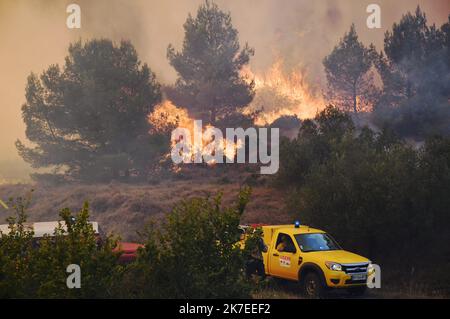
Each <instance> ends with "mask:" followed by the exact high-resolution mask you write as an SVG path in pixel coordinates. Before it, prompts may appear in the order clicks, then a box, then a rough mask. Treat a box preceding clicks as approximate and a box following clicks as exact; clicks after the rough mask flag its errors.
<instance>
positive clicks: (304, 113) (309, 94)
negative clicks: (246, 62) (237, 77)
mask: <svg viewBox="0 0 450 319" xmlns="http://www.w3.org/2000/svg"><path fill="white" fill-rule="evenodd" d="M242 74H243V75H245V76H247V78H248V79H249V80H253V81H254V82H255V90H256V95H255V98H254V99H253V101H252V103H251V104H250V105H249V106H248V107H247V108H246V110H245V111H244V112H253V111H260V113H259V116H258V118H257V120H256V124H258V125H267V124H271V123H272V122H273V121H275V120H276V119H277V118H279V117H281V116H285V115H291V116H294V115H295V116H297V117H298V118H300V119H305V118H312V117H314V116H315V115H316V113H317V112H318V111H320V110H322V109H323V108H324V106H325V101H324V99H323V98H322V96H321V95H319V94H317V93H315V92H314V90H312V88H311V86H310V85H309V84H308V83H307V81H305V76H304V73H302V71H301V70H298V71H297V70H293V71H292V72H291V73H290V74H286V73H285V72H284V71H283V60H281V59H279V60H277V61H276V62H275V63H274V64H273V65H272V66H271V67H270V68H269V69H268V70H267V71H266V72H263V73H254V72H252V71H251V69H250V68H249V67H246V68H244V69H243V70H242Z"/></svg>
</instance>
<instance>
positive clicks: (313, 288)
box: [302, 272, 325, 299]
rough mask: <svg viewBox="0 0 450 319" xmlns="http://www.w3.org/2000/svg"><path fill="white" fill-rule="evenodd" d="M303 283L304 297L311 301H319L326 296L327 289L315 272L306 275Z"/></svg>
mask: <svg viewBox="0 0 450 319" xmlns="http://www.w3.org/2000/svg"><path fill="white" fill-rule="evenodd" d="M302 283H303V289H302V290H303V295H304V296H305V297H306V298H309V299H319V298H322V297H323V296H324V291H325V287H324V286H323V283H322V280H321V279H320V277H319V276H318V275H317V274H316V273H315V272H309V273H307V274H306V276H305V278H304V279H303V281H302Z"/></svg>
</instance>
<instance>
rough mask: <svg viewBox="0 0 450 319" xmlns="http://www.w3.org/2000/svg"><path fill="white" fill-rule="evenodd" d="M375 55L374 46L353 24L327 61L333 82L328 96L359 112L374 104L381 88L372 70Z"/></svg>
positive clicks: (341, 105)
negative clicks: (365, 43) (364, 42)
mask: <svg viewBox="0 0 450 319" xmlns="http://www.w3.org/2000/svg"><path fill="white" fill-rule="evenodd" d="M375 58H376V51H375V49H374V47H373V46H370V47H369V48H366V47H365V46H364V44H363V43H362V42H360V41H359V40H358V35H357V34H356V30H355V26H354V25H352V26H351V27H350V31H349V32H348V33H346V34H345V36H344V38H343V39H342V40H341V41H340V43H339V44H338V45H337V46H336V47H335V48H334V49H333V51H332V52H331V53H330V55H328V56H327V57H325V59H324V61H323V65H324V66H325V73H326V76H327V80H328V86H329V91H328V94H327V95H328V98H329V99H330V100H331V101H332V102H333V103H334V104H336V105H337V106H339V107H341V108H342V109H344V110H347V111H348V110H353V112H355V113H357V112H358V111H361V110H364V109H367V108H368V107H369V106H371V105H373V101H374V98H375V96H376V92H377V90H376V87H375V85H374V84H373V73H372V72H371V70H372V67H373V66H374V61H375Z"/></svg>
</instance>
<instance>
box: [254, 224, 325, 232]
mask: <svg viewBox="0 0 450 319" xmlns="http://www.w3.org/2000/svg"><path fill="white" fill-rule="evenodd" d="M262 228H263V229H267V230H269V229H272V230H275V229H276V230H279V231H282V232H284V233H286V234H288V235H297V234H307V233H325V232H324V231H323V230H320V229H316V228H311V227H309V226H306V225H300V226H299V227H295V225H294V224H288V225H267V226H262Z"/></svg>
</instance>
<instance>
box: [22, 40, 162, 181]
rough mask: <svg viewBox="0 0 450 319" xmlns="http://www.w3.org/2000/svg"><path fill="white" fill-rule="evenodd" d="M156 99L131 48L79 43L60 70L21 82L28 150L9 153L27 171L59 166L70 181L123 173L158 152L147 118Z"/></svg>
mask: <svg viewBox="0 0 450 319" xmlns="http://www.w3.org/2000/svg"><path fill="white" fill-rule="evenodd" d="M160 98H161V94H160V86H159V84H158V83H157V82H156V79H155V76H154V74H153V73H152V72H151V70H150V69H149V67H148V66H147V65H146V64H144V65H141V63H140V61H139V59H138V56H137V53H136V51H135V49H134V47H133V46H132V45H131V43H129V42H121V43H120V46H116V45H115V44H114V43H113V42H112V41H110V40H92V41H89V42H87V43H85V44H82V43H81V41H79V42H77V43H75V44H72V45H70V47H69V55H68V56H67V57H66V60H65V65H64V67H63V69H62V70H61V68H60V67H59V66H58V65H52V66H50V67H49V68H48V69H47V70H46V71H44V72H43V73H42V75H41V76H40V77H38V76H36V75H35V74H31V75H30V76H29V77H28V83H27V87H26V103H25V104H24V105H23V106H22V116H23V119H24V121H25V124H26V136H27V138H28V139H29V140H30V141H31V142H33V143H34V144H35V147H33V148H30V147H27V146H25V145H24V144H23V143H22V142H21V141H17V142H16V146H17V149H18V151H19V154H20V155H21V156H22V157H23V158H24V159H25V160H26V161H27V162H29V163H31V164H32V165H33V166H34V167H55V166H56V167H60V168H63V169H64V170H65V172H66V173H68V174H70V175H71V176H72V177H75V178H77V179H111V178H115V177H118V176H119V174H121V172H122V173H123V174H124V175H127V174H128V171H129V169H130V168H137V169H142V168H143V166H144V161H143V160H142V159H143V158H144V159H145V162H148V160H149V159H151V158H152V156H154V155H155V154H156V153H158V152H157V150H156V151H155V149H156V148H155V147H152V146H155V145H154V144H155V143H154V141H153V140H152V137H151V135H149V134H148V132H149V130H150V124H149V122H148V121H147V114H148V113H149V112H150V111H152V109H153V107H154V105H155V104H157V103H158V102H159V101H160ZM144 153H145V154H144Z"/></svg>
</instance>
